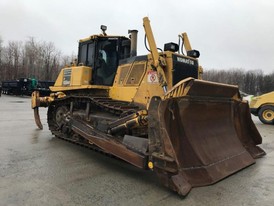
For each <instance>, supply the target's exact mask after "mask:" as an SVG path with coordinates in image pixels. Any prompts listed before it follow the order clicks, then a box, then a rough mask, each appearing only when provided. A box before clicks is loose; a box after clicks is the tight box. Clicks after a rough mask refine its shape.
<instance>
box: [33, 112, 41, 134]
mask: <svg viewBox="0 0 274 206" xmlns="http://www.w3.org/2000/svg"><path fill="white" fill-rule="evenodd" d="M33 111H34V120H35V123H36V125H37V127H38V128H39V129H43V125H42V123H41V120H40V115H39V107H36V108H34V109H33Z"/></svg>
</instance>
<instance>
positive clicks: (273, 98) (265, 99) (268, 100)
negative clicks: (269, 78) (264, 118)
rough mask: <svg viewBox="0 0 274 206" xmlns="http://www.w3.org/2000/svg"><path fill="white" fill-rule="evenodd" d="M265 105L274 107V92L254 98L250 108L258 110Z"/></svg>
mask: <svg viewBox="0 0 274 206" xmlns="http://www.w3.org/2000/svg"><path fill="white" fill-rule="evenodd" d="M263 105H273V106H274V91H273V92H269V93H266V94H263V95H261V96H257V97H253V99H252V100H251V102H250V105H249V107H250V108H252V109H258V108H260V107H261V106H263Z"/></svg>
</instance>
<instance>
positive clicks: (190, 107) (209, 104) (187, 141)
mask: <svg viewBox="0 0 274 206" xmlns="http://www.w3.org/2000/svg"><path fill="white" fill-rule="evenodd" d="M200 83H202V84H203V85H206V84H207V83H206V82H204V81H200V82H199V81H196V82H192V83H191V84H193V85H194V87H192V88H190V89H189V90H188V91H189V92H191V93H192V94H194V93H195V96H194V95H193V96H191V95H189V93H186V95H185V96H181V97H170V98H167V99H165V100H162V99H161V98H159V97H153V98H152V99H151V102H150V105H149V110H148V113H149V117H148V118H149V125H148V134H149V153H150V156H151V159H150V161H151V162H153V165H154V167H153V169H154V171H155V172H156V173H157V175H158V176H159V178H160V180H161V182H162V183H163V184H164V185H166V186H167V187H169V188H171V189H173V190H174V191H176V192H178V193H179V194H181V195H186V194H188V192H189V191H190V190H191V188H192V187H198V186H205V185H210V184H213V183H215V182H217V181H219V180H221V179H223V178H225V177H227V176H229V175H231V174H233V173H235V172H237V171H239V170H241V169H243V168H245V167H247V166H249V165H252V164H254V163H255V160H254V158H257V157H261V156H263V155H265V152H264V151H263V150H262V149H261V148H259V147H258V146H257V145H258V144H260V143H261V142H262V138H261V136H260V134H259V132H258V131H257V129H256V126H255V125H254V123H253V121H252V120H251V115H250V113H249V112H248V111H249V107H248V104H247V103H245V102H242V101H241V100H240V99H238V98H235V92H236V93H237V92H238V91H237V90H235V88H229V87H225V86H224V85H222V87H223V90H224V91H225V90H227V93H226V94H229V95H228V96H223V95H222V96H221V97H218V93H220V91H219V90H220V87H219V86H218V84H215V85H211V86H210V90H211V91H206V92H202V94H203V95H202V96H199V91H198V90H196V89H195V88H199V89H201V88H202V87H200V86H199V84H200ZM195 84H196V85H195ZM193 85H192V86H193ZM203 88H204V87H203ZM194 90H196V91H194ZM232 90H235V92H233V91H232ZM200 91H201V90H200ZM215 91H217V92H215ZM205 94H206V95H205ZM220 94H223V93H222V92H221V93H220ZM236 96H237V95H236Z"/></svg>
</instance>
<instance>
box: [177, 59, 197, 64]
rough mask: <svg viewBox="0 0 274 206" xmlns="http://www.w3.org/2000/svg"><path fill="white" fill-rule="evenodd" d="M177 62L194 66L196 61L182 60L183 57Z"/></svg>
mask: <svg viewBox="0 0 274 206" xmlns="http://www.w3.org/2000/svg"><path fill="white" fill-rule="evenodd" d="M177 61H178V62H182V63H185V64H190V65H194V61H193V60H192V59H185V58H182V57H177Z"/></svg>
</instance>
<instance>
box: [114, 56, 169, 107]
mask: <svg viewBox="0 0 274 206" xmlns="http://www.w3.org/2000/svg"><path fill="white" fill-rule="evenodd" d="M148 59H149V61H148V63H147V61H146V60H145V61H137V62H133V63H129V64H125V65H122V66H120V67H119V68H118V70H117V75H116V77H115V80H114V84H113V86H112V87H110V92H109V95H110V97H111V98H112V99H115V100H122V101H128V102H134V103H135V104H137V105H139V106H142V107H144V108H146V107H147V105H148V103H149V101H150V99H151V97H152V96H163V94H164V93H163V89H162V87H161V86H160V84H159V80H158V78H157V72H156V71H154V70H153V69H152V67H151V64H150V61H151V59H150V56H149V55H148Z"/></svg>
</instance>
